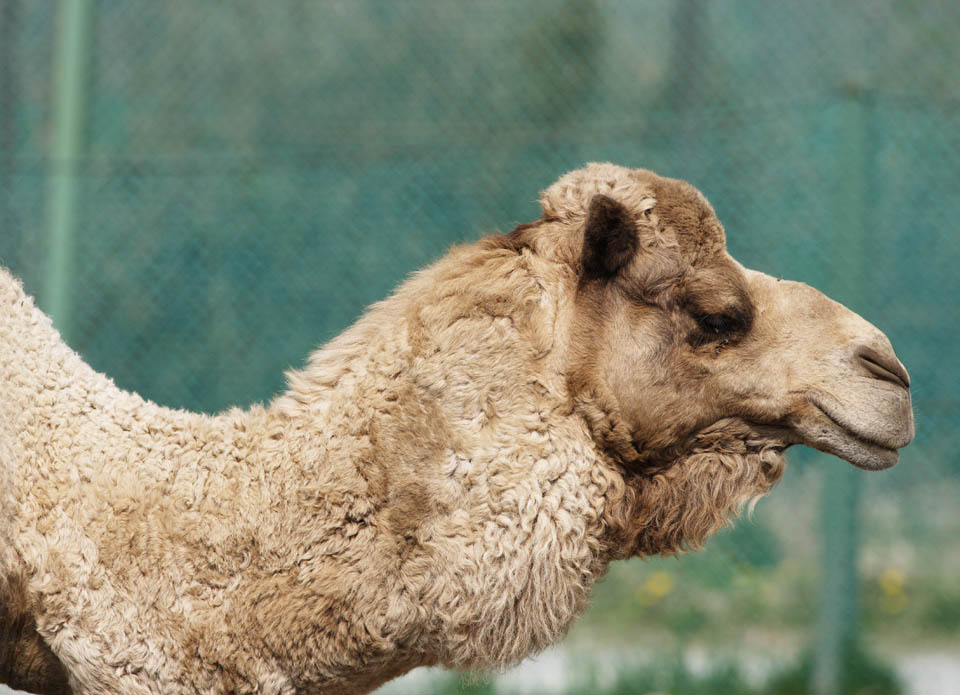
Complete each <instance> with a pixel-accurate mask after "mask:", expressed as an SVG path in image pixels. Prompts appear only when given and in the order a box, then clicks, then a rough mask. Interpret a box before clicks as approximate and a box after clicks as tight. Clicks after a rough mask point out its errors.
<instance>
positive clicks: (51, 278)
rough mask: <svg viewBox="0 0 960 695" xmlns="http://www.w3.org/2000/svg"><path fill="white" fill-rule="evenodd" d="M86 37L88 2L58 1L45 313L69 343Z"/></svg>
mask: <svg viewBox="0 0 960 695" xmlns="http://www.w3.org/2000/svg"><path fill="white" fill-rule="evenodd" d="M89 35H90V1H89V0H61V2H60V8H59V14H58V17H57V36H56V58H55V70H56V82H55V83H54V92H53V144H52V148H51V154H50V173H49V175H48V183H47V245H48V246H47V258H48V262H47V265H46V271H45V281H44V293H43V297H44V299H45V300H46V305H47V306H46V309H47V311H48V312H49V313H50V315H51V316H52V317H53V320H54V323H55V324H56V326H57V328H58V329H59V330H60V333H61V334H62V335H63V337H64V339H65V340H69V339H70V331H71V328H72V327H71V320H70V319H71V311H70V296H69V292H70V285H71V283H70V274H71V267H70V266H71V260H72V258H71V256H72V243H71V240H72V236H73V230H74V228H75V226H76V217H77V209H76V208H77V196H78V184H79V179H78V176H77V168H78V163H79V162H78V157H79V156H80V154H81V150H82V146H83V144H82V139H83V102H84V89H85V83H86V67H87V54H88V45H89Z"/></svg>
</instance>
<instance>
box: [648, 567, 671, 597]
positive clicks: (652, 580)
mask: <svg viewBox="0 0 960 695" xmlns="http://www.w3.org/2000/svg"><path fill="white" fill-rule="evenodd" d="M674 584H675V582H674V580H673V575H672V574H670V573H669V572H665V571H663V570H659V571H657V572H654V573H653V574H651V575H650V577H649V578H648V579H647V581H645V582H644V583H643V588H644V589H645V590H646V592H647V593H648V594H650V595H651V596H653V597H654V598H657V599H661V598H663V597H664V596H668V595H669V594H670V592H672V591H673V587H674Z"/></svg>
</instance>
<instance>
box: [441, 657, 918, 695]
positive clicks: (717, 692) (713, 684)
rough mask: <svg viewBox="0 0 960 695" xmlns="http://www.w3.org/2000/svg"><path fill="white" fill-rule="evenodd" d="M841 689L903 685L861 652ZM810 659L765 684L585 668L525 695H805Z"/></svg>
mask: <svg viewBox="0 0 960 695" xmlns="http://www.w3.org/2000/svg"><path fill="white" fill-rule="evenodd" d="M843 663H844V665H845V670H844V672H843V676H842V679H841V688H840V691H839V692H837V693H836V695H900V693H902V692H903V688H902V685H901V684H900V682H899V681H898V679H897V676H896V675H895V673H894V671H893V669H892V668H890V667H888V666H886V665H884V664H882V663H881V662H879V661H878V660H876V659H873V658H871V657H869V656H867V655H866V654H865V653H864V652H862V651H860V650H856V649H854V650H851V651H849V652H848V653H847V654H846V655H845V657H844V659H843ZM811 674H812V659H811V658H810V656H809V655H808V654H805V655H803V656H802V657H801V658H800V659H799V660H798V661H797V662H796V663H795V664H794V665H792V666H790V667H788V668H786V669H783V670H779V671H774V672H772V673H771V674H769V675H767V676H766V677H764V678H761V679H756V678H753V679H751V678H749V677H748V675H747V674H746V673H745V671H744V670H743V668H742V667H741V666H740V665H739V664H737V663H735V662H720V663H717V664H712V665H709V666H708V667H706V668H704V669H694V668H691V667H690V666H689V665H688V663H687V661H686V660H685V659H683V658H682V656H678V655H672V656H666V657H663V658H660V659H656V660H653V661H651V662H650V663H647V664H644V665H641V666H634V667H631V668H626V669H623V670H620V671H618V672H617V673H616V674H615V675H614V676H613V677H612V678H610V677H606V678H605V677H603V675H602V674H601V673H599V672H598V671H596V670H594V669H592V668H591V667H590V666H589V665H585V666H584V667H583V668H582V670H581V671H580V674H579V675H578V676H577V677H575V678H574V679H573V680H572V682H571V683H570V684H569V685H567V686H566V687H565V688H564V689H563V690H562V691H559V692H557V691H548V690H524V691H523V692H524V693H525V695H585V694H586V693H590V694H592V695H654V694H656V695H807V694H808V693H809V692H810V680H811ZM426 695H517V691H515V690H511V689H509V688H499V687H498V686H497V684H496V682H495V681H492V680H479V679H477V678H476V677H473V676H457V675H454V674H446V675H445V676H443V677H442V678H440V679H437V680H436V681H434V682H433V683H432V685H431V686H429V689H428V690H427V691H426Z"/></svg>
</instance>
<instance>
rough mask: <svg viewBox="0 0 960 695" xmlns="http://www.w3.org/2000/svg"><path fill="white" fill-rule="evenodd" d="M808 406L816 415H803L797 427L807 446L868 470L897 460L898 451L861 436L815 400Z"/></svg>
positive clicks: (881, 467)
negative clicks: (810, 416)
mask: <svg viewBox="0 0 960 695" xmlns="http://www.w3.org/2000/svg"><path fill="white" fill-rule="evenodd" d="M810 405H811V406H812V409H813V411H814V412H815V413H816V415H815V417H813V418H809V419H808V418H804V420H803V421H801V423H800V425H799V426H798V428H797V429H798V431H799V432H800V434H801V435H803V444H805V445H806V446H809V447H812V448H814V449H818V450H819V451H823V452H826V453H828V454H833V455H834V456H838V457H839V458H842V459H843V460H844V461H848V462H849V463H852V464H853V465H854V466H856V467H857V468H862V469H864V470H869V471H879V470H883V469H885V468H890V467H891V466H894V465H896V463H897V461H899V459H900V454H899V453H898V452H897V450H896V449H892V448H890V447H888V446H884V445H883V444H878V443H877V442H873V441H870V440H867V439H864V438H862V437H861V436H860V435H859V434H857V433H856V432H854V431H852V430H851V429H849V428H847V427H844V426H843V425H841V424H840V423H839V422H837V421H836V420H835V419H834V418H833V417H831V416H830V413H829V412H827V411H826V410H824V409H823V408H821V407H819V406H818V405H816V404H814V403H811V404H810Z"/></svg>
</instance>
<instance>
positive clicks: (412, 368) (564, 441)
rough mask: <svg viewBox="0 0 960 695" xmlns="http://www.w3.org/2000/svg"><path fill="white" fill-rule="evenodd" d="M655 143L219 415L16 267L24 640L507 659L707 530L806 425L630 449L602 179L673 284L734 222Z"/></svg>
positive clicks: (383, 671) (775, 471)
mask: <svg viewBox="0 0 960 695" xmlns="http://www.w3.org/2000/svg"><path fill="white" fill-rule="evenodd" d="M641 173H642V174H643V176H644V177H646V178H641V179H638V178H637V176H638V174H637V173H636V172H632V171H631V170H627V169H622V168H620V167H614V166H612V165H592V166H591V167H589V168H587V169H585V170H580V171H578V172H574V173H572V174H570V175H568V176H567V177H565V178H563V179H561V180H560V182H558V183H557V184H555V185H554V186H553V187H552V188H551V189H549V190H548V191H547V192H546V193H545V194H544V198H543V200H542V205H543V210H544V217H543V219H542V220H540V221H538V222H537V223H534V224H532V225H522V226H521V227H520V228H518V229H517V230H516V231H515V232H514V233H513V234H511V235H507V236H498V237H491V238H488V239H486V240H482V241H480V242H478V243H475V244H471V245H467V246H462V247H458V248H454V249H453V250H452V251H450V253H449V254H448V255H447V256H446V257H444V258H443V259H442V260H440V261H439V262H437V263H436V264H434V265H433V266H431V267H429V268H428V269H426V270H424V271H422V272H420V273H418V274H417V275H415V276H414V277H412V278H411V279H410V280H409V281H408V282H406V283H405V284H404V285H402V286H401V287H400V288H399V289H398V290H397V292H396V293H395V294H394V295H393V296H392V297H391V298H389V299H387V300H386V301H384V302H381V303H379V304H376V305H374V306H373V307H371V309H370V310H369V311H368V313H367V314H366V315H365V316H364V317H363V318H361V319H360V320H359V321H358V322H357V323H356V324H355V325H354V326H353V327H352V328H350V329H348V330H347V331H346V332H344V333H343V334H342V335H341V336H339V337H338V338H335V339H334V340H333V341H331V342H330V343H329V344H328V345H326V346H325V347H323V348H322V349H320V350H319V351H317V352H316V353H315V354H313V355H312V356H311V357H310V360H309V363H308V364H307V366H306V368H305V369H303V370H300V371H294V372H291V373H290V374H289V375H288V376H289V389H288V391H287V392H286V393H285V394H283V395H282V396H280V397H279V398H277V399H276V400H275V401H274V402H273V403H271V404H270V405H269V407H267V408H263V407H260V406H254V407H252V408H250V409H249V410H245V411H243V410H237V409H234V410H230V411H228V412H226V413H223V414H220V415H216V416H208V415H202V414H194V413H189V412H183V411H178V410H171V409H168V408H163V407H160V406H158V405H156V404H154V403H151V402H149V401H146V400H144V399H142V398H140V397H139V396H137V395H136V394H132V393H128V392H125V391H122V390H120V389H119V388H117V387H116V386H115V385H114V384H113V382H112V381H110V380H109V379H108V378H107V377H105V376H103V375H101V374H98V373H96V372H95V371H93V370H92V369H91V368H90V367H88V366H87V365H86V364H84V362H83V361H82V360H81V359H80V357H79V356H78V355H76V354H75V353H74V352H72V351H71V350H70V349H69V348H68V347H67V346H66V345H64V343H63V342H62V341H61V340H60V338H59V336H58V334H57V333H56V331H55V330H54V328H53V327H52V325H51V322H50V321H49V320H48V319H47V317H45V316H44V315H43V314H42V313H41V312H40V311H39V310H38V309H37V308H36V307H35V306H34V304H33V302H32V300H31V299H30V298H29V297H27V296H26V295H25V294H24V292H23V290H22V288H21V285H20V284H19V282H17V281H16V280H15V279H14V278H13V277H12V276H11V275H10V274H9V273H7V272H5V271H0V389H2V391H0V427H4V425H5V427H4V429H3V430H2V432H0V483H2V487H0V495H2V497H0V541H2V542H3V545H2V547H0V563H2V564H0V570H2V572H0V575H2V576H4V577H7V578H13V577H16V578H17V579H18V582H17V586H18V587H20V588H19V589H17V590H15V589H14V588H12V587H13V586H14V585H13V584H12V583H8V584H7V585H6V589H4V590H3V592H5V593H0V607H2V606H4V605H6V610H7V611H8V615H10V614H11V613H9V611H13V612H16V611H18V610H19V611H21V612H23V613H24V614H28V615H29V616H30V620H29V621H27V623H25V624H24V626H23V629H22V630H21V632H20V634H19V635H10V634H7V635H6V636H5V637H3V633H2V632H0V638H5V639H6V640H8V644H6V645H3V646H2V647H0V658H6V659H7V660H8V663H7V664H6V667H7V668H8V669H10V665H9V664H10V663H11V662H12V661H13V657H11V656H10V654H11V653H12V654H13V655H14V657H15V656H16V654H17V653H18V651H19V653H21V654H23V653H25V652H28V651H30V650H35V649H36V644H35V643H34V642H33V641H32V640H36V638H37V636H40V637H42V639H43V641H44V642H45V644H47V645H49V650H50V651H48V652H47V657H48V660H50V661H53V662H56V663H62V665H63V667H64V668H65V671H66V673H67V674H69V683H70V687H71V688H72V690H73V692H76V693H99V692H123V693H131V694H136V693H213V692H218V693H227V692H230V693H294V692H305V693H307V692H323V693H359V692H366V691H369V690H371V689H373V688H375V687H376V686H377V685H379V684H380V683H382V682H384V681H386V680H388V679H390V678H393V677H395V676H397V675H400V674H401V673H403V672H405V671H407V670H409V669H410V668H413V667H415V666H419V665H429V664H444V665H446V666H450V667H455V668H469V669H499V668H504V667H507V666H509V665H511V664H514V663H516V662H518V661H519V660H521V659H523V658H524V657H526V656H528V655H530V654H532V653H534V652H536V651H538V650H540V649H543V648H544V647H546V646H547V645H549V644H551V643H553V642H555V641H556V640H558V639H559V638H560V637H561V636H562V635H563V634H564V633H565V631H566V630H567V628H568V626H569V625H570V623H571V622H572V620H573V619H574V618H575V617H576V616H577V615H578V614H579V613H580V612H581V611H582V610H583V608H584V607H585V604H586V602H587V597H588V594H589V591H590V589H591V587H592V586H593V584H594V582H596V580H597V579H598V578H599V577H601V576H602V575H603V573H604V572H605V571H606V568H607V566H608V564H609V562H610V561H612V560H615V559H618V558H624V557H629V556H631V555H637V554H640V555H649V554H655V553H676V552H679V551H681V550H683V549H684V548H688V547H698V546H699V545H701V544H702V543H703V541H704V540H705V539H706V537H707V536H709V535H710V534H711V533H712V532H713V531H715V530H716V529H717V528H719V527H721V526H723V525H724V524H726V523H728V520H729V519H730V517H731V515H733V514H735V513H736V512H737V511H739V510H740V509H741V507H742V506H743V505H744V504H745V503H747V502H748V501H749V500H751V499H754V498H756V497H757V496H759V495H762V494H763V493H764V492H766V491H767V490H768V489H769V487H770V486H771V485H773V484H774V483H775V482H776V481H777V479H778V478H779V476H780V474H781V473H782V470H783V462H782V459H781V458H780V452H781V451H782V449H783V448H784V443H783V442H781V441H776V440H775V439H770V438H762V437H759V436H758V435H756V434H755V433H754V432H753V430H751V429H750V428H749V427H747V426H746V425H745V424H744V421H743V420H742V419H739V418H738V417H728V418H717V419H715V420H714V421H712V422H708V423H702V424H703V426H700V425H698V426H697V427H696V428H693V429H690V428H688V430H687V431H685V433H684V435H683V436H682V437H678V436H674V435H671V436H670V437H667V436H663V437H661V439H659V440H657V439H655V438H652V439H648V440H645V441H650V442H653V441H657V442H658V445H657V450H658V451H659V456H660V459H659V460H661V461H662V460H663V457H664V456H665V454H664V452H666V451H670V452H672V453H670V456H669V458H670V460H669V462H668V464H665V465H653V464H651V465H650V466H649V467H646V468H645V467H643V465H639V464H641V463H643V460H644V459H642V457H640V458H637V456H634V457H633V458H631V454H630V452H631V451H632V452H633V454H637V452H638V448H637V447H638V444H637V439H636V436H634V435H635V434H636V433H635V432H634V431H633V430H632V429H631V428H630V427H628V426H627V425H626V424H624V417H625V416H624V415H622V414H621V413H620V412H619V411H618V409H617V408H618V405H617V403H616V402H615V401H616V396H615V395H612V394H611V393H608V392H607V391H605V390H604V389H605V387H604V386H603V385H598V384H596V383H593V382H591V379H593V377H592V376H591V374H594V372H593V371H591V370H593V369H595V365H593V362H594V361H595V360H593V359H592V358H588V357H584V356H583V354H586V353H584V351H583V350H581V351H580V353H578V352H577V349H578V348H577V347H576V345H577V341H578V340H580V338H579V337H578V336H579V335H580V333H579V332H578V330H579V329H578V327H577V323H578V321H580V319H579V318H577V317H578V316H580V313H578V312H580V311H581V310H582V308H583V307H582V306H581V305H580V304H579V303H578V302H581V299H582V298H583V297H586V296H588V295H589V292H588V291H587V288H585V287H584V286H582V285H581V280H580V276H579V273H580V272H581V266H580V261H579V259H580V256H581V248H580V247H581V245H582V244H583V243H584V241H583V239H584V237H583V234H582V233H581V234H580V236H579V237H577V235H576V234H571V232H570V230H571V229H577V228H582V226H583V224H584V220H585V219H586V215H587V211H588V209H589V207H590V201H591V200H592V199H593V197H594V196H595V195H598V194H602V195H605V196H608V197H609V198H611V199H613V200H615V201H618V202H619V203H620V204H622V205H623V206H625V207H626V209H628V210H630V211H631V212H630V219H631V220H633V219H636V220H638V222H637V224H638V225H641V227H642V225H651V227H650V229H651V233H650V235H647V236H641V239H640V241H639V248H638V250H637V251H636V253H637V254H640V255H643V254H647V255H648V256H649V257H650V258H655V254H656V253H659V252H661V251H663V250H664V249H666V251H670V252H671V253H672V252H674V251H676V252H678V253H679V252H682V253H683V254H684V259H683V263H681V261H680V260H678V259H677V257H676V256H675V255H674V256H672V257H671V258H672V260H664V259H663V258H661V259H660V260H656V261H655V262H651V263H648V264H647V266H645V268H646V270H644V271H643V272H644V273H646V275H645V276H644V277H645V279H644V280H643V281H642V284H643V287H642V288H641V290H638V292H641V293H645V295H644V296H646V297H647V298H648V299H649V300H650V301H652V302H660V303H661V304H663V303H665V302H668V300H667V299H666V298H665V297H666V294H667V293H668V291H669V290H670V287H671V285H670V283H668V282H667V281H666V280H664V279H663V278H665V277H667V276H668V275H669V274H670V273H671V272H674V273H675V271H676V269H677V268H679V267H681V265H684V264H687V265H689V264H690V263H695V262H697V259H698V258H701V257H706V256H707V255H709V254H711V253H719V252H722V248H723V240H722V230H721V231H720V237H719V241H718V238H717V237H716V236H709V235H708V236H702V235H701V236H697V235H696V234H695V231H696V229H699V228H700V226H701V225H702V224H707V223H709V224H712V223H713V222H712V221H715V218H713V217H712V211H710V215H709V216H707V217H709V219H707V217H705V215H706V213H705V212H704V210H708V209H709V208H708V207H707V208H704V207H703V206H705V205H706V202H705V201H704V200H703V199H702V196H700V195H699V193H696V192H695V191H694V189H692V188H691V187H689V186H686V185H685V184H683V186H686V187H685V188H682V190H681V192H680V193H678V194H677V195H676V196H674V197H671V195H669V191H670V190H673V189H671V188H669V186H667V184H664V183H662V182H663V181H667V180H660V179H655V178H653V175H652V174H648V173H643V172H641ZM650 181H652V182H653V183H650ZM657 182H661V183H657ZM669 185H670V186H674V187H676V186H679V185H680V183H679V182H673V183H670V184H669ZM658 186H659V188H657V187H658ZM664 186H667V187H664ZM677 196H679V197H677ZM655 205H657V206H658V207H657V211H655V212H656V214H659V215H660V216H661V217H664V216H665V215H666V216H670V215H672V217H671V218H670V219H672V220H673V222H672V223H671V226H670V227H669V228H668V227H667V226H664V225H659V226H658V225H657V224H656V214H652V211H653V209H654V206H655ZM671 206H673V211H672V212H671ZM685 206H686V207H685ZM690 206H693V207H692V208H691V211H689V212H688V211H687V210H688V207H690ZM698 206H699V207H698ZM684 215H686V217H684ZM607 217H608V218H609V219H610V220H612V221H613V222H611V223H610V224H615V223H618V222H617V220H620V219H621V217H622V216H621V215H618V214H610V215H608V216H607ZM688 217H689V218H690V220H692V222H690V224H692V225H693V226H694V228H695V229H694V231H690V230H689V229H687V228H686V227H684V224H687V222H685V220H687V218H688ZM705 219H706V220H707V221H706V223H704V220H705ZM688 221H689V220H688ZM717 228H719V224H718V223H717ZM711 245H712V246H711ZM617 248H621V249H622V248H624V247H623V246H622V245H621V246H620V247H617ZM718 249H719V251H718ZM664 258H666V256H664ZM625 262H626V261H625V260H623V261H616V262H615V263H613V264H612V265H622V263H625ZM607 265H611V264H607ZM596 267H597V268H600V269H603V268H606V271H604V272H613V271H615V270H616V268H614V269H613V271H612V270H611V269H610V268H608V267H607V266H605V265H604V264H603V263H598V264H597V266H596ZM671 269H672V270H671ZM598 272H599V271H598ZM638 272H639V271H638ZM658 283H659V284H658ZM600 286H601V283H598V284H597V287H600ZM578 287H580V290H577V288H578ZM591 291H592V290H591ZM597 291H600V290H597ZM584 301H585V300H584ZM591 301H592V300H591ZM587 306H588V308H589V306H592V305H590V304H589V303H588V305H587ZM599 311H600V312H601V314H602V313H603V310H602V309H600V310H599ZM674 343H676V344H679V343H677V341H674ZM587 352H589V351H587ZM581 353H583V354H581ZM577 355H580V357H577ZM571 356H573V357H571ZM571 360H573V362H577V360H579V362H577V364H581V366H582V369H581V368H580V367H576V366H575V365H574V366H571ZM662 362H663V360H661V359H659V358H657V359H653V360H652V361H651V369H654V368H656V369H663V368H665V367H664V365H663V364H661V363H662ZM591 365H593V366H591ZM594 381H595V380H594ZM588 382H589V383H588ZM666 424H667V422H666V419H664V427H666ZM604 431H608V432H618V433H620V434H619V435H618V436H620V437H621V439H622V438H623V437H626V438H627V439H631V437H632V440H631V442H630V443H629V445H627V444H623V442H621V443H620V444H623V445H622V446H620V445H618V444H617V441H619V440H617V437H606V435H604V434H603V432H604ZM624 433H626V434H624ZM644 436H646V434H645V435H644ZM661 440H662V441H661ZM618 446H619V449H618ZM641 448H642V447H641ZM618 451H619V452H620V453H618ZM641 453H642V452H641ZM638 456H639V454H638ZM638 462H639V463H638ZM18 591H19V592H20V593H19V594H18V593H17V592H18ZM0 610H2V608H0ZM2 616H3V613H2V612H0V617H2ZM33 621H35V628H34V626H33ZM36 643H39V641H38V640H37V642H36ZM3 649H6V650H7V652H6V656H4V654H5V652H4V651H3ZM31 653H32V652H31ZM51 668H54V667H52V666H51ZM2 674H3V670H2V669H0V675H2ZM20 675H21V676H22V678H21V680H19V681H17V682H18V683H21V684H23V682H24V678H25V679H27V680H29V679H30V678H31V677H33V678H35V679H36V680H35V681H34V685H39V687H40V688H43V687H47V688H48V690H49V691H51V692H54V691H58V690H57V688H58V687H60V686H58V685H57V681H56V678H55V677H53V676H51V677H50V678H51V681H50V683H51V684H49V685H45V684H44V683H43V682H41V680H40V679H41V676H37V675H33V676H31V673H30V672H29V670H28V671H27V672H22V673H21V674H20ZM27 685H29V683H28V684H27Z"/></svg>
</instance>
